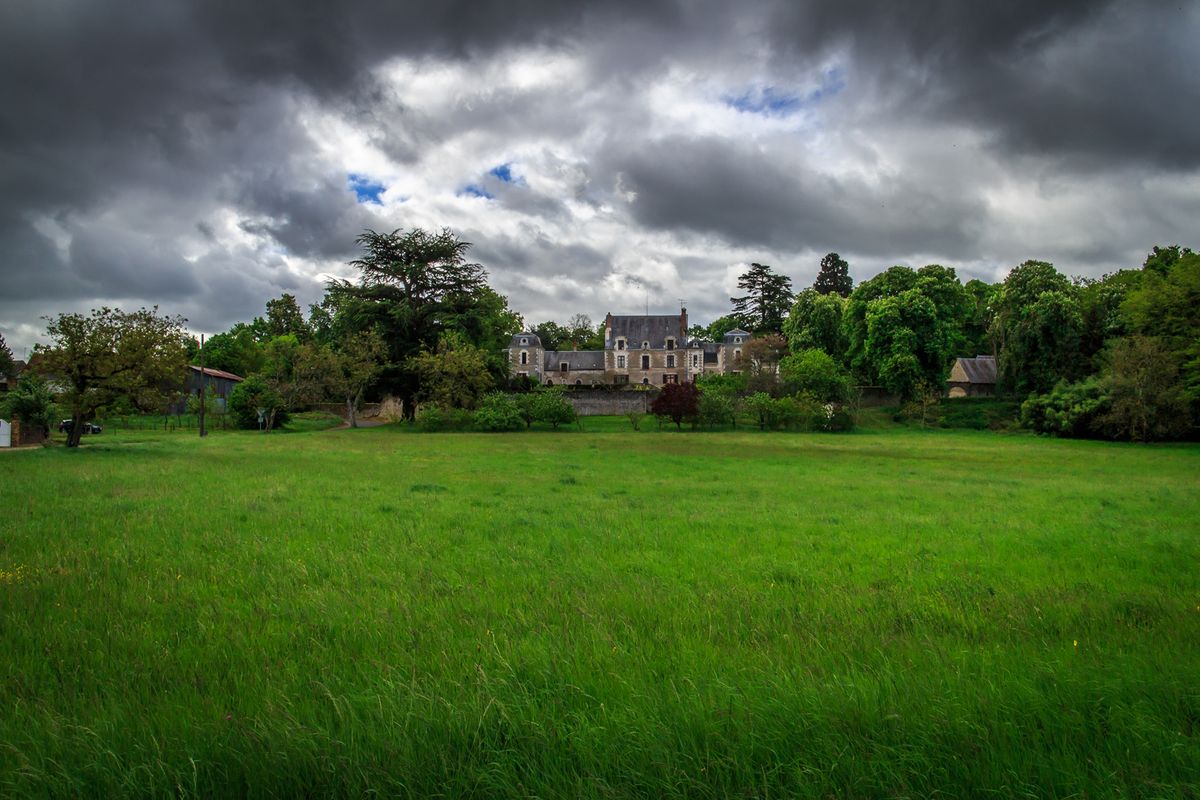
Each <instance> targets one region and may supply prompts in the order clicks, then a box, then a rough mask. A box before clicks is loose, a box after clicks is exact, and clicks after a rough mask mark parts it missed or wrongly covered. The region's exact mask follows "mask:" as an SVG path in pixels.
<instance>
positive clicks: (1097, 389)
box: [1021, 376, 1108, 438]
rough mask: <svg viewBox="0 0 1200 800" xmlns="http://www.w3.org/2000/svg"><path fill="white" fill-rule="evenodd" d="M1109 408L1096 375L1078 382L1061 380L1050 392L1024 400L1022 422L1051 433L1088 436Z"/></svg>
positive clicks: (1027, 426)
mask: <svg viewBox="0 0 1200 800" xmlns="http://www.w3.org/2000/svg"><path fill="white" fill-rule="evenodd" d="M1107 408H1108V398H1107V396H1106V395H1105V393H1104V388H1103V387H1102V386H1101V385H1100V381H1099V379H1098V378H1096V377H1095V376H1092V377H1090V378H1087V379H1086V380H1083V381H1079V382H1077V383H1068V382H1067V381H1061V382H1059V383H1058V385H1056V386H1055V387H1054V388H1053V389H1051V390H1050V391H1049V392H1045V393H1043V394H1032V395H1030V396H1029V397H1028V398H1026V399H1025V401H1024V402H1023V403H1021V424H1022V425H1024V426H1025V427H1026V428H1031V429H1032V430H1034V431H1037V432H1038V433H1044V434H1049V435H1052V436H1063V437H1067V438H1080V437H1086V436H1089V435H1091V434H1092V433H1093V432H1094V431H1095V428H1096V420H1097V419H1098V418H1099V417H1100V415H1101V414H1103V413H1104V412H1105V411H1106V410H1107Z"/></svg>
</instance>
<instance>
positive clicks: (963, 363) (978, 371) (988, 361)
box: [950, 356, 996, 383]
mask: <svg viewBox="0 0 1200 800" xmlns="http://www.w3.org/2000/svg"><path fill="white" fill-rule="evenodd" d="M960 370H961V375H960ZM964 377H965V379H966V382H967V383H995V382H996V357H995V356H976V357H975V358H960V359H958V360H957V361H955V362H954V369H953V370H951V372H950V381H951V382H960V383H961V382H962V381H963V378H964Z"/></svg>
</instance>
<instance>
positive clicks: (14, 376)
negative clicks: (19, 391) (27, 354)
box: [0, 360, 28, 392]
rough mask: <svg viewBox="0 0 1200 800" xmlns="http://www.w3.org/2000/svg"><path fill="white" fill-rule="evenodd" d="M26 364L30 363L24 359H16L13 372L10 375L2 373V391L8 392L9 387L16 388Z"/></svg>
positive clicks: (0, 380) (0, 378) (0, 379)
mask: <svg viewBox="0 0 1200 800" xmlns="http://www.w3.org/2000/svg"><path fill="white" fill-rule="evenodd" d="M26 366H28V365H27V364H26V363H25V362H24V361H20V360H18V361H14V362H13V369H12V372H10V373H9V374H8V375H4V374H0V392H7V391H8V390H9V389H12V388H14V387H15V386H16V385H17V380H18V378H20V376H21V373H22V372H24V371H25V367H26Z"/></svg>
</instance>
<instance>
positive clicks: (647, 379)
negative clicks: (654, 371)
mask: <svg viewBox="0 0 1200 800" xmlns="http://www.w3.org/2000/svg"><path fill="white" fill-rule="evenodd" d="M649 385H650V379H649V378H642V386H649Z"/></svg>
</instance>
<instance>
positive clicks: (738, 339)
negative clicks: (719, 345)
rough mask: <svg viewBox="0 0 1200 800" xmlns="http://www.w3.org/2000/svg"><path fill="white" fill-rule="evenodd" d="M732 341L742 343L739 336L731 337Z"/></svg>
mask: <svg viewBox="0 0 1200 800" xmlns="http://www.w3.org/2000/svg"><path fill="white" fill-rule="evenodd" d="M733 343H734V344H741V343H742V337H740V336H735V337H733Z"/></svg>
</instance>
